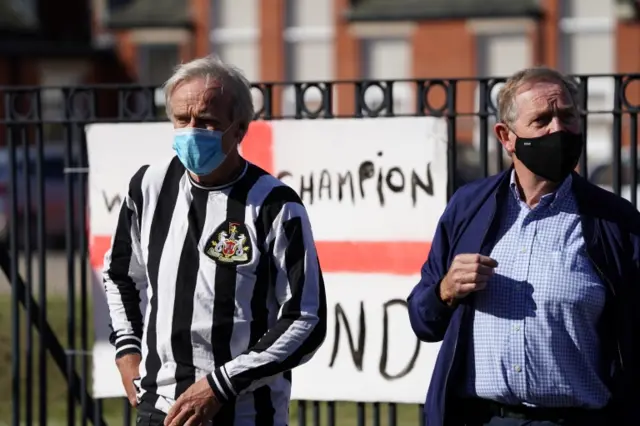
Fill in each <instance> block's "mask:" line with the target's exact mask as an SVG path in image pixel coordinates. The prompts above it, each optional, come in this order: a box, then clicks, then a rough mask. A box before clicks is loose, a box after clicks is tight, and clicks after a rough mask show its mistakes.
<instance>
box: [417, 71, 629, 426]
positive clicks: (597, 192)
mask: <svg viewBox="0 0 640 426" xmlns="http://www.w3.org/2000/svg"><path fill="white" fill-rule="evenodd" d="M577 98H578V92H577V89H576V87H575V85H574V83H573V82H572V81H571V80H569V79H567V78H566V77H564V76H563V75H561V74H560V73H558V72H556V71H554V70H551V69H547V68H533V69H526V70H523V71H520V72H518V73H516V74H515V75H514V76H512V77H511V78H510V79H509V80H508V81H507V82H506V84H505V86H504V87H503V88H502V90H501V92H500V94H499V100H498V104H499V105H498V109H499V110H498V116H499V123H498V124H496V126H495V129H494V130H495V134H496V136H497V138H498V139H499V140H500V142H501V143H502V145H503V147H504V149H505V150H506V152H507V153H508V154H509V155H510V156H511V158H512V160H513V167H512V168H510V170H508V171H506V172H503V173H500V174H498V175H496V176H492V177H489V178H486V179H482V180H479V181H476V182H473V183H470V184H468V185H466V186H464V187H462V188H460V189H459V190H458V191H457V192H456V193H455V194H454V195H453V197H452V198H451V200H450V202H449V204H448V206H447V208H446V210H445V212H444V214H443V215H442V217H441V218H440V222H439V224H438V227H437V230H436V233H435V236H434V238H433V241H432V244H431V251H430V253H429V257H428V259H427V261H426V263H425V264H424V266H423V268H422V271H421V273H422V277H421V280H420V282H419V283H418V284H417V285H416V287H415V288H414V290H413V291H412V292H411V294H410V296H409V298H408V303H409V315H410V320H411V326H412V328H413V330H414V332H415V334H416V335H417V336H418V338H420V339H421V340H422V341H425V342H439V341H442V345H441V349H440V353H439V355H438V358H437V362H436V365H435V368H434V371H433V375H432V378H431V383H430V386H429V391H428V395H427V401H426V404H425V415H426V418H427V424H428V426H441V425H452V426H462V425H466V426H475V425H496V426H497V425H503V426H516V425H525V424H526V425H540V426H542V425H546V426H551V425H576V426H577V425H580V426H585V425H586V426H589V425H640V415H639V414H638V413H640V411H639V409H638V407H637V406H638V404H640V367H639V366H638V363H639V362H640V348H637V346H638V344H639V343H640V321H639V320H640V305H638V302H639V301H640V300H639V296H640V291H639V286H640V212H638V211H637V210H636V209H635V208H634V207H633V206H632V205H631V204H630V203H629V202H627V201H626V200H624V199H622V198H620V197H618V196H616V195H614V194H612V193H610V192H607V191H605V190H603V189H600V188H598V187H597V186H594V185H593V184H591V183H589V182H588V181H586V180H585V179H583V178H582V177H580V176H579V175H578V174H576V173H575V172H574V171H573V170H574V169H575V167H576V165H577V163H578V160H579V157H580V154H581V153H582V148H583V146H582V143H583V142H582V141H583V136H582V135H581V134H580V133H579V131H580V125H579V121H580V120H579V118H580V117H579V112H578V109H577V105H579V103H578V99H577Z"/></svg>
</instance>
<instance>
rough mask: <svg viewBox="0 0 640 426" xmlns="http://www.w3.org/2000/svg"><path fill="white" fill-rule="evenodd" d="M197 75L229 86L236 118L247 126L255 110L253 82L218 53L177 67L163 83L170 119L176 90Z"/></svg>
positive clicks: (243, 127)
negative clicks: (220, 57) (252, 93)
mask: <svg viewBox="0 0 640 426" xmlns="http://www.w3.org/2000/svg"><path fill="white" fill-rule="evenodd" d="M194 78H205V79H207V80H213V81H217V82H219V83H220V84H221V86H222V88H223V90H226V91H227V93H229V94H230V96H231V105H232V107H233V110H232V119H233V120H234V121H237V122H238V125H239V127H240V128H241V129H242V130H247V128H248V127H249V123H251V121H252V120H253V117H254V114H255V111H254V108H253V97H252V96H251V84H250V83H249V81H248V80H247V78H246V77H245V76H244V74H243V73H242V71H241V70H240V69H239V68H236V67H235V66H233V65H230V64H227V63H225V62H223V61H222V60H220V59H219V58H218V57H217V56H215V55H208V56H205V57H202V58H197V59H194V60H192V61H190V62H187V63H183V64H180V65H178V66H177V67H176V68H175V70H174V72H173V75H172V76H171V77H169V79H168V80H167V81H166V83H165V84H164V86H163V88H164V97H165V108H166V111H167V117H169V119H172V117H173V112H172V111H171V96H172V95H173V92H174V91H175V89H176V88H177V87H178V86H179V85H180V84H181V83H183V82H185V81H189V80H192V79H194Z"/></svg>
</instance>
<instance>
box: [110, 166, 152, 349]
mask: <svg viewBox="0 0 640 426" xmlns="http://www.w3.org/2000/svg"><path fill="white" fill-rule="evenodd" d="M144 170H146V169H145V168H142V169H140V170H139V171H138V173H136V175H135V176H134V177H133V178H132V179H131V183H130V185H129V191H128V193H127V195H126V196H125V199H124V201H123V202H122V205H121V207H120V214H119V216H118V223H117V225H116V229H115V232H114V234H113V237H112V240H111V247H110V249H109V250H108V251H107V253H106V254H105V257H104V264H103V273H102V274H103V282H104V288H105V292H106V296H107V305H108V306H109V315H110V317H111V328H112V332H111V336H110V337H109V341H110V342H111V344H112V345H114V346H115V348H116V359H117V358H120V357H122V356H124V355H127V354H131V353H141V352H142V351H141V347H142V330H143V320H142V312H141V310H140V290H141V289H143V288H146V286H147V275H146V268H145V266H144V263H143V260H142V249H141V246H140V220H139V218H140V216H139V213H140V209H141V206H142V200H141V197H142V192H141V190H140V183H141V181H142V175H143V174H144Z"/></svg>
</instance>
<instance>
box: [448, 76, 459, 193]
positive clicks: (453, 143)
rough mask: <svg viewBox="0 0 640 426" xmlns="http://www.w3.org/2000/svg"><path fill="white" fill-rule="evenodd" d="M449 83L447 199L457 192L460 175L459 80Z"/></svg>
mask: <svg viewBox="0 0 640 426" xmlns="http://www.w3.org/2000/svg"><path fill="white" fill-rule="evenodd" d="M448 83H449V84H448V85H447V124H448V125H447V136H448V141H449V147H448V150H447V170H448V175H449V176H448V181H449V182H448V185H447V199H450V198H451V196H452V195H453V193H454V192H455V184H456V178H457V176H458V170H457V169H458V155H457V137H458V135H457V132H456V95H457V83H458V82H457V80H449V81H448Z"/></svg>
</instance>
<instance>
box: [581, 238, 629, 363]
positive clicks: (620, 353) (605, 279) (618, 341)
mask: <svg viewBox="0 0 640 426" xmlns="http://www.w3.org/2000/svg"><path fill="white" fill-rule="evenodd" d="M586 252H587V258H589V261H591V264H592V265H593V267H594V268H596V271H597V272H598V275H599V276H600V279H601V280H602V281H604V282H605V283H606V284H607V286H608V287H609V290H611V294H613V297H614V298H616V289H615V287H614V286H613V283H612V282H611V281H610V280H609V279H608V278H607V276H606V275H605V274H604V273H603V272H602V269H600V267H599V266H598V264H597V263H596V262H595V261H594V260H593V258H592V257H591V254H589V250H586ZM614 308H615V305H614ZM616 349H617V350H618V360H619V361H620V368H621V369H622V371H624V362H623V361H622V349H621V348H620V339H618V336H617V335H616Z"/></svg>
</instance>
